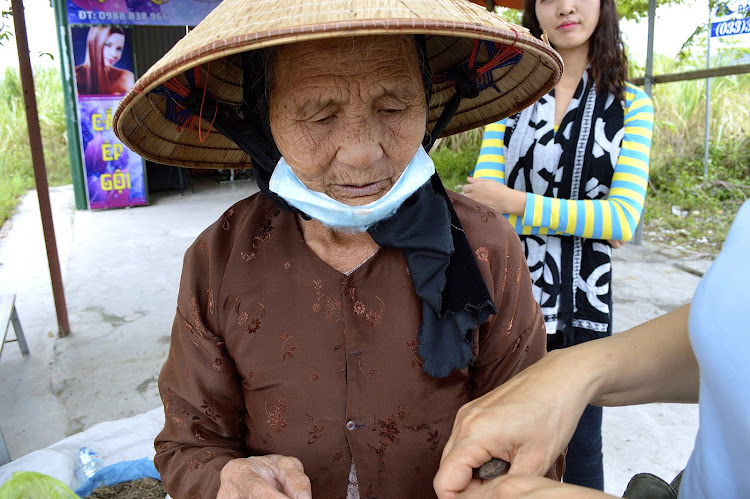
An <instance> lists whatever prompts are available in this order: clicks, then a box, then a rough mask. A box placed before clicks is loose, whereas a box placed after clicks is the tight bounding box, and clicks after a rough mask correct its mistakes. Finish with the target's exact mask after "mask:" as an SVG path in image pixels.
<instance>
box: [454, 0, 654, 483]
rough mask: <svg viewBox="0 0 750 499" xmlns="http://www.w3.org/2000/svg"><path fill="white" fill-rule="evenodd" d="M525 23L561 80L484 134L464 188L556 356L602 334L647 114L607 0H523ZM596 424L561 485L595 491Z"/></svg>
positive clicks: (608, 322) (639, 188) (584, 428)
mask: <svg viewBox="0 0 750 499" xmlns="http://www.w3.org/2000/svg"><path fill="white" fill-rule="evenodd" d="M523 25H524V26H525V27H527V28H529V29H530V30H531V32H532V33H533V34H534V35H535V36H542V34H543V33H546V36H547V37H548V39H549V42H550V43H551V44H552V46H553V47H554V48H555V50H557V51H558V52H559V53H560V55H561V56H562V58H563V61H564V63H565V71H564V73H563V77H562V79H561V80H560V82H559V83H558V84H557V86H556V87H555V88H554V89H553V90H552V91H551V92H550V93H549V94H548V95H546V96H545V97H543V98H542V99H540V100H539V101H538V102H536V103H535V104H534V105H533V106H531V107H529V108H527V109H525V110H524V111H522V112H520V113H519V114H516V115H514V116H512V117H510V118H508V119H506V120H503V121H500V122H497V123H494V124H492V125H489V126H487V127H486V129H485V133H484V140H483V143H482V149H481V151H480V155H479V159H478V161H477V165H476V169H475V171H474V173H473V176H472V177H469V179H468V181H469V183H468V184H467V185H466V186H464V188H463V192H464V194H466V195H467V196H469V197H471V198H473V199H475V200H477V201H480V202H483V203H485V204H487V205H489V206H490V207H492V208H495V209H496V210H498V211H500V212H502V213H504V214H506V215H507V216H508V219H509V220H510V222H511V223H512V224H513V225H514V227H515V228H516V232H517V233H518V234H519V236H520V238H521V242H522V244H523V246H524V251H525V254H526V259H527V262H528V264H529V269H530V271H531V278H532V281H533V284H534V293H535V297H536V299H537V301H538V303H539V304H540V306H541V308H542V312H543V314H544V318H545V324H546V327H547V349H548V350H554V349H558V348H564V347H568V346H572V345H576V344H579V343H583V342H585V341H589V340H592V339H595V338H600V337H603V336H607V335H609V334H611V331H612V292H611V286H610V283H611V276H612V275H611V251H612V249H613V248H617V247H619V246H620V245H621V244H622V243H623V242H624V241H627V240H629V239H630V238H631V237H632V235H633V233H634V232H635V229H636V226H637V225H638V221H639V220H640V217H641V213H642V210H643V203H644V199H645V195H646V188H647V184H648V167H649V154H650V146H651V133H652V130H653V106H652V103H651V100H650V99H649V97H648V96H647V95H646V94H645V93H644V92H643V91H642V90H640V89H639V88H637V87H635V86H633V85H631V84H629V83H627V82H625V78H626V75H627V58H626V55H625V50H624V47H623V43H622V40H621V36H620V29H619V26H618V16H617V11H616V7H615V2H614V0H525V3H524V15H523ZM601 423H602V409H601V408H600V407H594V406H589V407H588V408H587V409H586V410H585V411H584V413H583V415H582V416H581V420H580V423H579V425H578V428H577V430H576V432H575V434H574V436H573V438H572V440H571V441H570V445H569V446H568V455H567V459H566V462H567V465H566V472H565V476H564V481H566V482H569V483H575V484H579V485H585V486H587V487H591V488H597V489H600V490H602V489H603V487H604V479H603V469H602V453H601Z"/></svg>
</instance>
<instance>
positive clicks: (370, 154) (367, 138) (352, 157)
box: [336, 124, 383, 169]
mask: <svg viewBox="0 0 750 499" xmlns="http://www.w3.org/2000/svg"><path fill="white" fill-rule="evenodd" d="M373 128H374V127H372V126H368V125H367V124H361V125H352V126H350V127H348V128H347V130H345V131H344V133H343V134H342V137H341V141H340V145H339V147H338V151H337V152H336V159H337V160H338V161H340V162H341V163H343V164H345V165H348V166H351V167H353V168H356V169H366V168H369V167H370V166H372V165H373V164H374V163H375V162H377V161H378V160H379V159H381V158H382V157H383V147H382V146H381V143H380V140H378V137H377V132H376V131H374V130H373Z"/></svg>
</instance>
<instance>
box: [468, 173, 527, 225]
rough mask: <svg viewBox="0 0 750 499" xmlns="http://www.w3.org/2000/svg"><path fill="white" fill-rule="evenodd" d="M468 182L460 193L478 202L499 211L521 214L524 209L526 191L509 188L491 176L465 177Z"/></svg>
mask: <svg viewBox="0 0 750 499" xmlns="http://www.w3.org/2000/svg"><path fill="white" fill-rule="evenodd" d="M467 180H468V182H469V183H468V184H467V185H464V186H463V188H462V193H463V194H464V195H465V196H467V197H470V198H471V199H473V200H474V201H479V202H480V203H483V204H486V205H487V206H489V207H490V208H494V209H496V210H497V211H499V212H500V213H507V214H509V215H518V216H521V217H522V216H523V213H524V211H525V210H526V193H525V192H521V191H517V190H515V189H511V188H510V187H508V186H507V185H505V184H503V183H501V182H498V181H496V180H493V179H491V178H474V177H467Z"/></svg>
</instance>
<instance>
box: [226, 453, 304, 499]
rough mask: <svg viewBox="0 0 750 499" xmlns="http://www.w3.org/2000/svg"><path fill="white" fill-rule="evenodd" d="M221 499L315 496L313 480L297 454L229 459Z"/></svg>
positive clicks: (294, 498) (302, 498)
mask: <svg viewBox="0 0 750 499" xmlns="http://www.w3.org/2000/svg"><path fill="white" fill-rule="evenodd" d="M216 497H217V499H249V498H253V499H282V498H293V499H312V489H311V488H310V479H309V478H308V477H307V475H305V470H304V468H303V467H302V463H301V462H300V460H299V459H297V458H296V457H289V456H279V455H276V454H269V455H267V456H257V457H248V458H242V459H234V460H232V461H229V462H228V463H227V464H226V465H225V466H224V468H222V470H221V486H220V487H219V493H218V494H217V495H216Z"/></svg>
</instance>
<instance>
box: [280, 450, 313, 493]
mask: <svg viewBox="0 0 750 499" xmlns="http://www.w3.org/2000/svg"><path fill="white" fill-rule="evenodd" d="M277 466H278V472H277V473H276V480H278V482H279V484H280V485H281V488H282V490H283V492H284V493H285V494H286V495H287V496H289V497H293V498H295V499H310V498H312V486H311V485H310V478H309V477H308V476H307V475H306V474H305V469H304V467H303V466H302V462H301V461H300V460H299V459H297V458H295V457H289V458H285V459H280V460H279V461H278V463H277Z"/></svg>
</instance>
